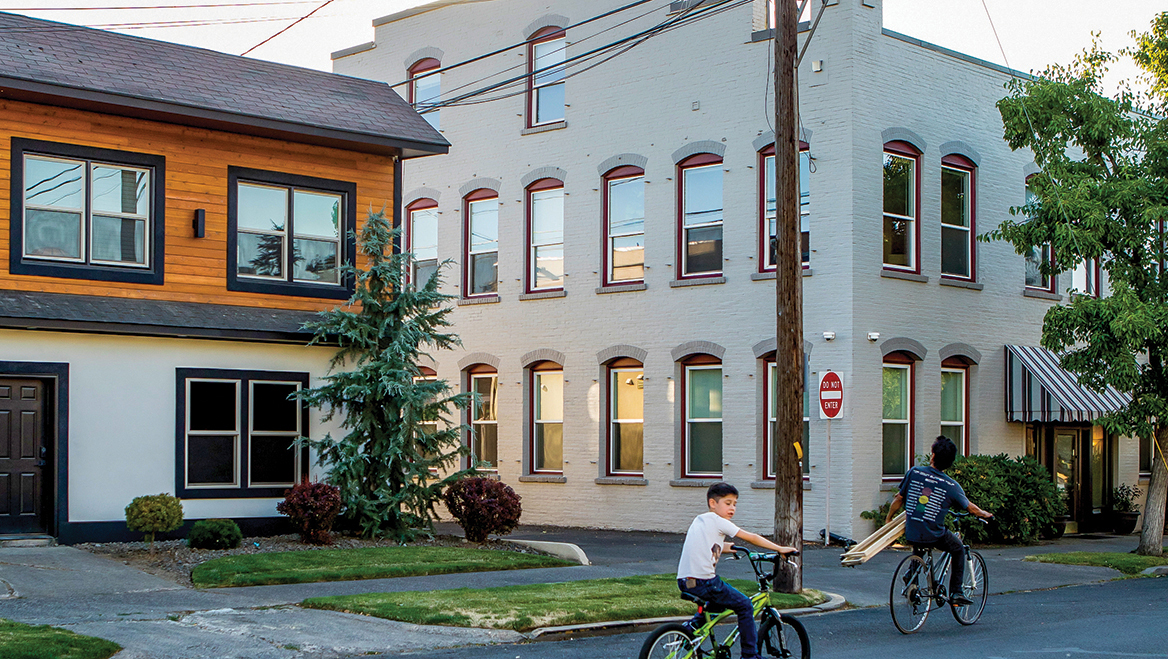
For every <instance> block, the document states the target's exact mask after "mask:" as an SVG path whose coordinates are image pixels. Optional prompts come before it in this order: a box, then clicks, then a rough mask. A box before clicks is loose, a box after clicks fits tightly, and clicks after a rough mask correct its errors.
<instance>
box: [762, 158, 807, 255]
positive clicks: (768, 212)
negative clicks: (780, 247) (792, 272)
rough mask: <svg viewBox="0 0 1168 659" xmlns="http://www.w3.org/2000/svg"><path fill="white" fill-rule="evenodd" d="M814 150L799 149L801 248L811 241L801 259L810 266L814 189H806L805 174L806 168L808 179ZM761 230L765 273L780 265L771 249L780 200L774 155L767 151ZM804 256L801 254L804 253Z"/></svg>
mask: <svg viewBox="0 0 1168 659" xmlns="http://www.w3.org/2000/svg"><path fill="white" fill-rule="evenodd" d="M810 169H811V151H810V150H808V149H799V239H800V244H799V246H800V251H802V246H803V243H804V242H806V243H807V244H808V246H809V247H808V250H807V258H801V259H800V260H802V262H803V267H804V268H807V267H810V266H811V249H810V244H811V191H810V186H809V185H808V187H807V192H804V191H803V190H804V184H805V183H808V184H809V183H810V182H809V181H804V180H803V174H804V171H805V170H806V172H807V177H808V179H810V178H811V172H810ZM762 177H763V184H762V214H763V218H762V231H763V233H764V236H763V239H762V246H761V247H762V248H761V250H760V259H761V261H760V262H761V263H762V271H763V272H774V271H775V268H777V267H778V264H777V263H775V262H774V260H773V259H772V257H773V256H774V252H773V250H772V249H771V243H772V242H773V241H774V240H775V233H776V231H777V230H778V224H779V213H778V203H777V201H776V196H777V195H776V194H775V154H773V153H768V154H765V155H763V157H762ZM801 256H802V255H801Z"/></svg>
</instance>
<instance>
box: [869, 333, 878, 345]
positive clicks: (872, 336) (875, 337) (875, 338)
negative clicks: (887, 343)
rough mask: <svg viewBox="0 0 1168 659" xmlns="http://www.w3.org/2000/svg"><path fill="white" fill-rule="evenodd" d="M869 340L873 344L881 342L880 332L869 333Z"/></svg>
mask: <svg viewBox="0 0 1168 659" xmlns="http://www.w3.org/2000/svg"><path fill="white" fill-rule="evenodd" d="M868 340H869V341H871V342H872V343H876V342H877V341H879V340H880V332H868Z"/></svg>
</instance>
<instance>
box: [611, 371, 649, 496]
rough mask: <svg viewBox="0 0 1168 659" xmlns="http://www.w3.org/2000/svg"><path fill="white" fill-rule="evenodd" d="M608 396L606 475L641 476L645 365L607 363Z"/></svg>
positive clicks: (643, 435)
mask: <svg viewBox="0 0 1168 659" xmlns="http://www.w3.org/2000/svg"><path fill="white" fill-rule="evenodd" d="M608 393H609V400H608V417H609V418H608V474H609V475H610V476H640V475H641V474H642V470H643V469H644V467H643V466H642V465H643V464H644V439H645V419H644V416H645V368H644V366H642V365H641V363H640V362H638V361H635V360H633V359H621V360H618V361H617V362H615V363H613V364H610V365H609V369H608Z"/></svg>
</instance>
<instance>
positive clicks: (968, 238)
mask: <svg viewBox="0 0 1168 659" xmlns="http://www.w3.org/2000/svg"><path fill="white" fill-rule="evenodd" d="M946 172H951V173H956V174H959V175H961V177H962V179H963V180H964V183H965V190H964V200H963V201H964V203H963V206H964V208H963V212H964V214H965V226H961V225H959V224H951V223H948V222H946V221H945V217H944V214H943V213H942V217H941V275H942V276H944V277H949V278H953V279H966V280H971V279H973V258H974V252H973V240H974V235H973V222H974V218H973V171H972V170H970V169H966V168H964V167H954V166H952V165H941V176H942V178H944V176H945V173H946ZM941 192H942V194H944V188H943V187H942V191H941ZM942 208H944V204H942ZM946 231H960V232H964V233H965V239H964V240H963V241H962V244H963V245H964V246H965V267H966V272H965V273H964V274H962V273H959V272H945V232H946Z"/></svg>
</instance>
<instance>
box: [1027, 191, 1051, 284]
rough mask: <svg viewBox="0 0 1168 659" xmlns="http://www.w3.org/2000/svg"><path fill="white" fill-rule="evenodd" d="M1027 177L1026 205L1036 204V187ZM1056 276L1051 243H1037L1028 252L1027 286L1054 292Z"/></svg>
mask: <svg viewBox="0 0 1168 659" xmlns="http://www.w3.org/2000/svg"><path fill="white" fill-rule="evenodd" d="M1031 178H1033V176H1031V177H1027V179H1026V205H1027V206H1029V205H1031V204H1034V203H1035V202H1036V201H1037V199H1036V197H1035V196H1034V189H1033V188H1031V187H1030V179H1031ZM1054 286H1055V284H1054V277H1053V276H1052V275H1051V274H1050V243H1046V244H1043V245H1035V246H1034V247H1031V248H1030V251H1029V252H1028V253H1027V254H1026V288H1030V289H1034V290H1039V291H1044V292H1047V293H1054V292H1055V290H1054Z"/></svg>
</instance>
